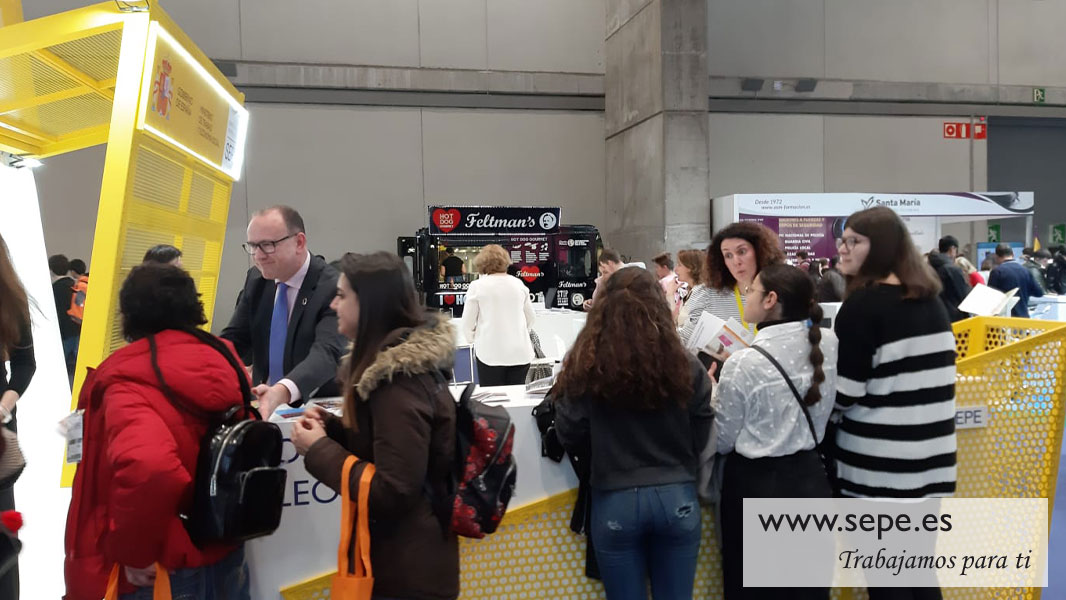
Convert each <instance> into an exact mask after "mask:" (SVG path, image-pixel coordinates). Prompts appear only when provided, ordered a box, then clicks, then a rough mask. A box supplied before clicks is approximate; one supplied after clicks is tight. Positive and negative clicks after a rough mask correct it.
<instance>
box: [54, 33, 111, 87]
mask: <svg viewBox="0 0 1066 600" xmlns="http://www.w3.org/2000/svg"><path fill="white" fill-rule="evenodd" d="M121 43H122V31H120V30H114V31H105V32H103V33H99V34H96V35H92V36H88V37H84V38H81V39H77V40H74V41H71V42H65V43H63V44H56V45H54V46H49V47H48V48H47V50H48V51H49V52H51V53H52V54H53V55H55V56H56V57H58V58H60V59H61V60H63V61H64V62H66V63H67V64H69V65H70V66H71V67H73V68H75V69H77V70H78V71H80V72H82V73H84V74H85V76H86V77H88V78H90V79H91V80H92V81H95V82H96V83H97V85H99V86H100V87H103V88H114V87H115V75H116V73H118V48H119V45H120V44H121Z"/></svg>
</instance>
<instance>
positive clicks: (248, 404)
mask: <svg viewBox="0 0 1066 600" xmlns="http://www.w3.org/2000/svg"><path fill="white" fill-rule="evenodd" d="M182 331H185V333H188V334H190V335H192V336H193V337H195V338H197V339H198V340H200V341H201V342H203V343H205V344H207V345H208V346H210V347H212V348H214V349H215V350H217V351H218V352H219V353H220V354H222V356H223V357H225V358H226V359H227V362H229V363H230V366H231V367H233V368H234V369H235V370H236V371H237V379H238V384H239V385H240V388H241V400H242V402H241V404H242V406H241V407H242V408H244V410H245V414H246V415H247V414H251V415H253V416H252V418H253V419H259V420H262V419H263V416H262V415H260V414H259V411H258V410H255V407H253V406H252V398H253V394H252V388H251V386H250V384H249V383H248V377H247V375H246V374H245V372H244V368H243V367H241V366H240V365H239V364H238V363H237V359H236V358H234V357H233V355H232V354H231V353H230V352H229V349H228V348H226V345H225V344H224V343H222V341H221V340H219V339H218V338H216V337H215V336H213V335H211V334H210V333H207V332H205V331H201V330H199V329H191V330H182ZM148 350H149V353H150V360H151V363H152V370H153V371H155V376H156V379H158V380H159V387H160V389H161V390H162V391H163V395H164V396H165V397H166V398H167V400H169V401H170V403H171V404H173V405H174V406H176V407H178V408H179V409H181V410H183V411H185V412H187V413H189V414H191V415H193V416H194V417H196V418H198V419H201V420H204V421H208V422H214V421H227V420H228V419H229V418H230V417H232V416H233V415H234V414H236V412H237V407H233V408H230V409H228V410H226V411H223V412H222V413H212V412H210V411H206V410H203V409H201V408H199V407H196V406H192V405H191V404H188V403H187V402H185V401H184V400H182V399H180V398H179V397H178V395H177V394H175V393H174V390H172V389H171V388H170V386H169V385H168V384H167V381H166V379H165V378H164V377H163V371H162V370H161V369H160V368H159V360H158V349H157V346H156V343H155V335H154V334H153V335H149V336H148Z"/></svg>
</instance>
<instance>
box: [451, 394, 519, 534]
mask: <svg viewBox="0 0 1066 600" xmlns="http://www.w3.org/2000/svg"><path fill="white" fill-rule="evenodd" d="M473 393H474V384H473V383H471V384H469V385H467V386H466V389H465V390H463V395H462V396H461V397H460V398H459V403H458V405H457V406H456V410H455V425H456V431H455V464H454V467H453V478H454V479H453V482H452V483H453V485H454V489H455V496H454V498H453V499H452V502H451V507H452V511H451V530H452V531H454V532H455V533H457V534H458V535H461V536H463V537H469V538H483V537H485V536H486V535H488V534H490V533H493V532H495V531H496V528H497V527H498V526H499V525H500V521H501V520H502V519H503V514H504V513H505V512H506V511H507V504H508V503H509V502H510V501H511V496H512V495H514V486H515V481H516V480H517V478H518V465H517V464H516V463H515V458H514V456H513V455H512V454H511V450H512V448H513V446H514V424H513V423H511V415H510V414H509V413H508V412H507V409H506V408H503V407H502V406H488V405H487V404H484V403H481V402H478V401H477V400H474V399H473V398H471V396H472V395H473Z"/></svg>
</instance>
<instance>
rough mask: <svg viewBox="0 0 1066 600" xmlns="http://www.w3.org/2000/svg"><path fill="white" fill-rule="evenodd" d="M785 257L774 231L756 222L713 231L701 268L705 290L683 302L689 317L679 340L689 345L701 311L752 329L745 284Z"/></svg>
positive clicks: (749, 283)
mask: <svg viewBox="0 0 1066 600" xmlns="http://www.w3.org/2000/svg"><path fill="white" fill-rule="evenodd" d="M784 260H785V255H784V253H782V252H781V248H780V246H779V245H778V241H777V234H775V233H774V232H773V231H770V230H769V229H767V228H766V227H765V226H763V225H760V224H758V223H752V222H747V221H744V222H740V223H733V224H732V225H730V226H728V227H726V228H724V229H722V230H721V231H719V232H718V233H717V234H715V236H714V239H713V240H712V241H711V245H710V246H709V247H708V248H707V264H706V266H705V269H704V271H705V273H704V277H705V278H706V283H707V292H706V293H704V294H700V295H699V296H698V297H697V296H695V295H693V297H692V298H691V299H690V300H689V302H688V303H687V305H686V307H687V309H688V321H687V322H685V323H684V324H683V325H682V327H681V331H680V333H681V342H682V344H685V345H686V346H688V345H689V340H690V338H691V336H692V334H693V332H694V330H695V329H696V324H697V323H698V322H699V320H700V316H701V315H702V314H703V313H704V312H710V313H711V314H713V315H715V316H716V317H718V318H719V319H722V320H723V321H728V320H729V319H730V318H732V319H735V320H736V321H737V322H739V323H740V324H741V326H742V327H743V328H745V329H747V330H749V331H754V327H755V325H754V322H753V321H752V320H751V318H750V317H749V316H747V315H745V314H744V310H745V297H746V294H747V288H748V287H749V286H750V285H751V283H752V282H753V281H754V280H755V276H756V275H758V274H759V271H761V270H762V269H764V268H766V267H767V266H768V265H772V264H776V263H781V262H784Z"/></svg>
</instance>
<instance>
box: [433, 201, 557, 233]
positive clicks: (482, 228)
mask: <svg viewBox="0 0 1066 600" xmlns="http://www.w3.org/2000/svg"><path fill="white" fill-rule="evenodd" d="M560 212H561V211H560V209H559V208H558V207H525V206H523V207H513V206H431V207H429V232H430V233H434V234H438V235H475V234H486V233H497V234H509V235H515V234H543V233H555V232H557V231H558V230H559V217H560Z"/></svg>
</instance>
